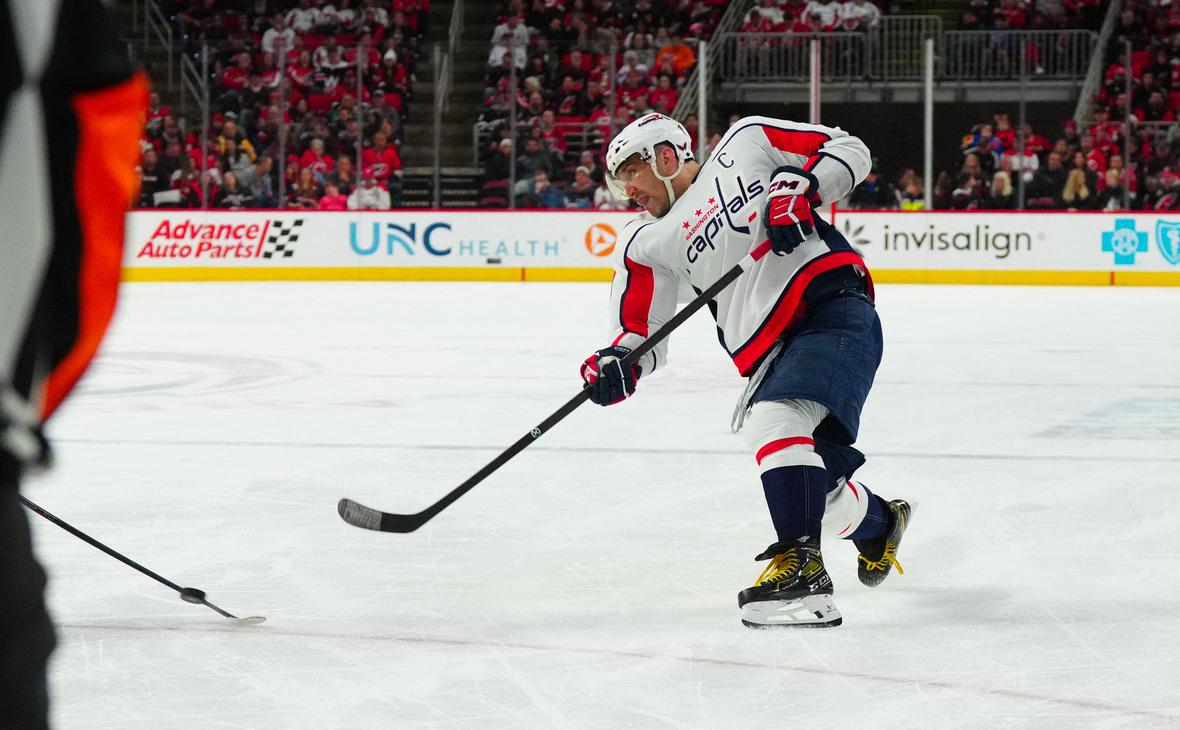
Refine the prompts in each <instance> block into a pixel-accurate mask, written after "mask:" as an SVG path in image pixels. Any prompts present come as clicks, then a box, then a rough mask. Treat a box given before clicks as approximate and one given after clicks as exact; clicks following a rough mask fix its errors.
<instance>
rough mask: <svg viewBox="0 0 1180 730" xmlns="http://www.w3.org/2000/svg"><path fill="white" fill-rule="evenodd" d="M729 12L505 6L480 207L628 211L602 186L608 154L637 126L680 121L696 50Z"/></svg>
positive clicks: (485, 126) (489, 79)
mask: <svg viewBox="0 0 1180 730" xmlns="http://www.w3.org/2000/svg"><path fill="white" fill-rule="evenodd" d="M725 4H726V3H725V0H629V1H628V2H620V1H618V0H531V2H525V0H511V1H510V2H506V3H504V4H503V6H502V9H501V17H500V18H499V23H498V24H497V25H496V27H495V30H494V32H493V34H492V37H491V39H490V47H489V52H488V59H487V60H488V70H487V74H486V76H485V79H484V100H485V103H484V108H483V111H482V114H481V116H480V119H479V124H478V126H479V128H480V129H481V130H482V132H483V135H484V137H483V138H484V139H486V143H485V144H483V145H482V152H481V161H482V163H483V165H484V171H485V175H484V182H483V189H482V191H481V205H484V206H486V207H504V206H506V205H507V204H508V202H509V200H510V199H515V202H516V204H517V206H518V207H537V208H600V209H620V208H625V207H627V203H626V202H625V201H620V200H617V199H616V198H614V197H613V196H612V195H611V194H610V193H609V191H608V190H607V189H606V187H605V186H604V185H603V175H602V159H603V158H602V155H603V149H604V147H605V144H606V142H607V141H608V140H609V139H610V137H611V135H612V133H613V132H614V131H618V130H619V129H622V128H623V127H624V126H626V125H627V124H628V123H630V122H631V121H632V120H633V119H636V118H638V117H640V116H642V115H644V114H647V113H650V112H653V111H658V112H661V113H664V114H671V113H672V111H673V110H674V109H675V108H676V105H677V103H678V102H679V100H680V96H681V94H682V93H683V90H684V85H685V83H686V81H687V79H688V76H689V74H690V73H691V72H692V69H693V68H694V67H695V65H696V60H697V59H696V46H695V44H696V41H697V39H707V38H708V37H709V35H710V34H711V33H712V31H713V28H714V27H715V26H716V23H717V21H718V19H719V18H720V17H721V13H722V12H723V11H724V9H725ZM514 81H515V85H514V83H513V82H514ZM512 119H515V121H516V125H515V128H513V125H512V124H511V123H510V122H511V120H512ZM692 122H693V120H691V119H690V120H687V122H686V126H692ZM690 132H693V133H694V134H695V131H694V130H692V129H690Z"/></svg>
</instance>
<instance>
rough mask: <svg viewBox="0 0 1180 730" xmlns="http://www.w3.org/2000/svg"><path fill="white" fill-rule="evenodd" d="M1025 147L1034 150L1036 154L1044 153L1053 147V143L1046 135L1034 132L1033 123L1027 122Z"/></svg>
mask: <svg viewBox="0 0 1180 730" xmlns="http://www.w3.org/2000/svg"><path fill="white" fill-rule="evenodd" d="M1024 148H1025V150H1032V151H1033V153H1034V154H1036V155H1044V154H1047V153H1048V152H1049V150H1051V149H1053V143H1052V142H1050V141H1049V138H1048V137H1046V136H1045V135H1043V134H1037V133H1036V132H1034V131H1033V125H1031V124H1029V123H1027V122H1026V123H1025V125H1024Z"/></svg>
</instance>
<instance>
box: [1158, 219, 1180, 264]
mask: <svg viewBox="0 0 1180 730" xmlns="http://www.w3.org/2000/svg"><path fill="white" fill-rule="evenodd" d="M1155 245H1156V246H1159V249H1160V253H1161V254H1163V257H1164V260H1165V261H1167V262H1168V263H1169V264H1171V265H1172V266H1175V265H1176V264H1180V223H1172V222H1171V221H1158V222H1157V223H1156V224H1155Z"/></svg>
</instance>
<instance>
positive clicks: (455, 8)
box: [443, 0, 465, 110]
mask: <svg viewBox="0 0 1180 730" xmlns="http://www.w3.org/2000/svg"><path fill="white" fill-rule="evenodd" d="M464 10H465V8H464V0H455V4H454V5H452V6H451V25H450V27H449V28H448V29H447V33H448V36H447V56H449V57H450V58H451V63H450V66H449V68H448V70H447V88H446V91H447V92H448V94H447V96H450V94H449V92H450V89H451V86H453V85H454V83H455V78H454V75H455V63H454V59H455V52H456V51H458V50H459V39H460V37H461V36H462V35H463V14H464V12H463V11H464ZM449 108H450V100H449V99H448V100H447V102H446V104H445V105H444V106H443V109H444V110H447V109H449Z"/></svg>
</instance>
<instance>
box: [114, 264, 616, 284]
mask: <svg viewBox="0 0 1180 730" xmlns="http://www.w3.org/2000/svg"><path fill="white" fill-rule="evenodd" d="M610 280H611V270H610V269H582V268H573V267H568V268H563V267H538V268H528V269H526V268H522V267H519V266H510V267H504V268H491V267H488V268H483V267H478V268H477V267H465V266H437V267H434V266H430V267H428V266H421V267H418V266H365V267H343V266H283V267H278V266H275V267H268V266H232V267H231V266H227V267H204V266H167V267H165V266H161V267H159V268H155V267H152V268H146V267H137V268H125V269H123V281H610Z"/></svg>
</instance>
